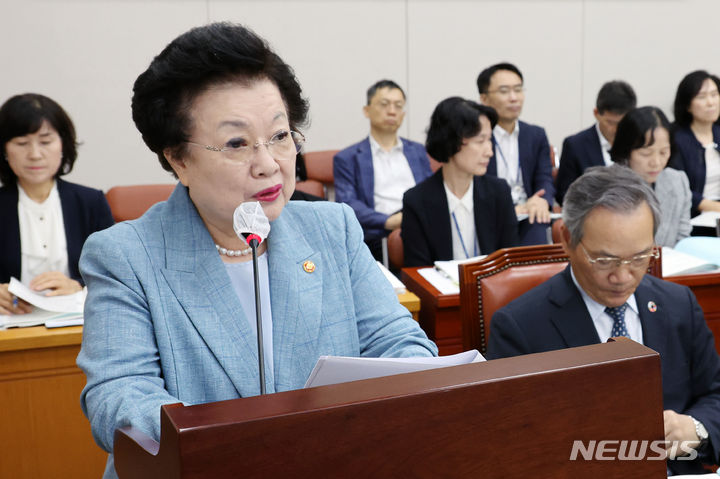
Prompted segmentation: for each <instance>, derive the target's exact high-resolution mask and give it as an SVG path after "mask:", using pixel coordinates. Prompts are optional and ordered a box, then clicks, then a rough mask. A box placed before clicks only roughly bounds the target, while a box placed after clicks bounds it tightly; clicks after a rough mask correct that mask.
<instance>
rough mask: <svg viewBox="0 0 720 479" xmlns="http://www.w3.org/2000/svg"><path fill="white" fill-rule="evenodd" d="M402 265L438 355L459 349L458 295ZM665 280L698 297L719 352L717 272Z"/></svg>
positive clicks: (719, 289)
mask: <svg viewBox="0 0 720 479" xmlns="http://www.w3.org/2000/svg"><path fill="white" fill-rule="evenodd" d="M426 267H427V266H424V267H419V268H403V269H402V281H403V283H405V286H406V287H407V289H408V291H412V292H413V293H415V294H416V295H417V296H419V297H420V326H421V327H422V328H423V329H424V330H425V332H426V333H427V334H428V336H429V337H430V339H432V340H433V341H435V343H436V344H437V345H438V348H439V349H440V354H441V355H443V356H444V355H447V354H455V353H459V352H461V351H462V323H461V320H460V295H459V294H440V291H438V290H437V289H435V287H434V286H433V285H431V284H430V283H429V282H428V281H427V280H426V279H425V278H423V277H422V276H421V275H420V273H418V270H419V269H423V268H426ZM666 279H667V281H671V282H673V283H678V284H682V285H685V286H688V287H689V288H690V289H691V290H692V291H693V293H695V296H696V297H697V300H698V303H700V307H701V308H702V309H703V312H704V313H705V320H706V321H707V324H708V326H709V327H710V330H711V331H712V333H713V335H714V336H715V349H716V350H717V351H718V353H719V354H720V273H707V274H690V275H685V276H671V277H668V278H666Z"/></svg>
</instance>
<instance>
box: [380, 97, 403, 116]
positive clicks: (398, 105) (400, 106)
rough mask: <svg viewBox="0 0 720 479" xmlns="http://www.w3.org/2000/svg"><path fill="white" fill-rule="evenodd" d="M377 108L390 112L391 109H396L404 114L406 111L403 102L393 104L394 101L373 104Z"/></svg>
mask: <svg viewBox="0 0 720 479" xmlns="http://www.w3.org/2000/svg"><path fill="white" fill-rule="evenodd" d="M373 105H375V106H376V107H378V108H380V109H381V110H389V109H390V108H391V107H394V108H395V110H397V111H398V112H399V113H402V112H403V111H405V103H403V102H399V101H396V102H392V101H387V100H384V101H380V102H378V103H373Z"/></svg>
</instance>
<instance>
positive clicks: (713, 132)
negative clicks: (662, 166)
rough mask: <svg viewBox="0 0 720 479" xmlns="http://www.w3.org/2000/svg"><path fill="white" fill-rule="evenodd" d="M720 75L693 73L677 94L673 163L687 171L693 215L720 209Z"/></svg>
mask: <svg viewBox="0 0 720 479" xmlns="http://www.w3.org/2000/svg"><path fill="white" fill-rule="evenodd" d="M716 78H717V77H714V76H713V75H711V74H709V73H708V72H706V71H703V70H698V71H694V72H692V73H689V74H687V75H686V76H685V78H683V79H682V81H681V82H680V85H678V89H677V94H676V95H675V108H674V110H675V111H674V113H675V135H674V136H675V151H674V153H673V157H672V159H671V160H670V166H672V167H673V168H677V169H678V170H683V171H684V172H685V174H687V177H688V180H689V182H690V190H692V215H693V216H695V215H697V214H699V213H700V212H702V211H720V125H718V124H717V123H716V122H717V121H718V118H720V95H719V94H718V82H717V81H716Z"/></svg>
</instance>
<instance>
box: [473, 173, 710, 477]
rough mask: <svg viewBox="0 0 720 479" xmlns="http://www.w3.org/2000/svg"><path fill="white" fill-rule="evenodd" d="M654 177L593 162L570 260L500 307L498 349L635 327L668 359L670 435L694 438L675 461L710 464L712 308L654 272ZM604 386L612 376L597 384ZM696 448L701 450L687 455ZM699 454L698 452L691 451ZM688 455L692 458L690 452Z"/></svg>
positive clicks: (569, 203) (568, 242) (570, 225)
mask: <svg viewBox="0 0 720 479" xmlns="http://www.w3.org/2000/svg"><path fill="white" fill-rule="evenodd" d="M658 208H659V207H658V201H657V199H656V198H655V194H654V193H653V191H652V189H651V188H650V186H649V185H648V184H647V183H645V182H644V181H643V180H642V179H641V178H640V177H639V176H638V175H637V174H636V173H634V172H633V171H632V170H630V169H629V168H627V167H623V166H619V165H613V166H609V167H592V168H589V169H588V170H586V172H585V174H584V175H583V176H581V177H580V178H578V179H577V180H576V181H575V182H574V183H573V184H572V185H571V186H570V188H569V189H568V192H567V194H566V195H565V205H564V208H563V221H564V225H563V231H562V244H563V248H564V249H565V251H566V252H567V254H568V256H569V258H570V265H569V266H568V267H567V268H566V269H565V270H564V271H563V272H562V273H560V274H557V275H555V276H553V277H552V278H550V279H549V280H548V281H546V282H545V283H543V284H541V285H540V286H538V287H536V288H534V289H532V290H530V291H528V292H527V293H525V294H524V295H522V296H520V297H519V298H518V299H516V300H514V301H512V302H511V303H510V304H508V305H507V306H505V307H504V308H502V309H500V310H498V311H497V312H496V313H495V314H494V315H493V318H492V322H491V325H490V339H489V344H488V354H487V356H488V358H493V359H495V358H503V357H509V356H517V355H521V354H529V353H539V352H544V351H551V350H556V349H564V348H569V347H576V346H585V345H589V344H595V343H599V342H605V341H607V340H608V339H609V338H611V337H617V336H627V337H629V338H630V339H632V340H634V341H637V342H639V343H642V344H644V345H646V346H647V347H649V348H652V349H654V350H655V351H657V352H658V353H659V354H660V359H661V364H662V383H663V402H664V407H665V411H664V413H663V415H664V424H665V439H666V440H667V441H686V442H685V446H684V447H682V448H681V447H677V446H678V445H677V444H675V448H674V449H673V445H672V444H670V443H669V444H668V447H667V448H668V451H669V454H670V456H672V454H673V450H674V451H675V452H676V454H677V456H678V457H679V459H678V460H671V461H669V462H668V467H669V469H670V470H671V471H672V472H673V473H675V474H680V473H683V474H688V473H692V472H702V470H703V469H702V465H701V462H705V463H709V464H717V463H718V459H719V458H718V452H719V451H720V414H718V411H720V358H719V357H718V354H717V352H716V350H715V344H714V341H713V336H712V333H711V332H710V330H709V329H708V327H707V324H706V323H705V320H704V318H703V313H702V310H701V309H700V306H699V305H698V303H697V300H696V299H695V296H694V295H693V294H692V292H691V291H690V290H689V289H688V288H687V287H685V286H680V285H677V284H674V283H669V282H666V281H663V280H660V279H658V278H655V277H653V276H650V275H646V272H647V269H648V267H649V265H650V262H651V261H652V260H653V259H654V258H655V254H654V253H653V251H654V250H653V248H654V241H653V238H654V236H655V231H656V230H657V228H658V222H659V220H660V214H659V209H658ZM597 387H602V385H597ZM692 449H695V451H696V452H697V458H696V459H695V460H683V459H682V458H681V457H680V456H681V455H685V456H687V455H688V453H689V452H692ZM690 457H692V456H690ZM686 459H688V458H686Z"/></svg>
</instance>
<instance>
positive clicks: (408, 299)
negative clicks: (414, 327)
mask: <svg viewBox="0 0 720 479" xmlns="http://www.w3.org/2000/svg"><path fill="white" fill-rule="evenodd" d="M398 301H400V304H402V305H403V306H405V307H406V308H407V310H408V311H410V314H412V317H413V319H414V320H415V321H418V320H419V318H420V316H419V315H420V298H418V297H417V296H415V294H414V293H411V292H410V291H406V292H404V293H399V294H398Z"/></svg>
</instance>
